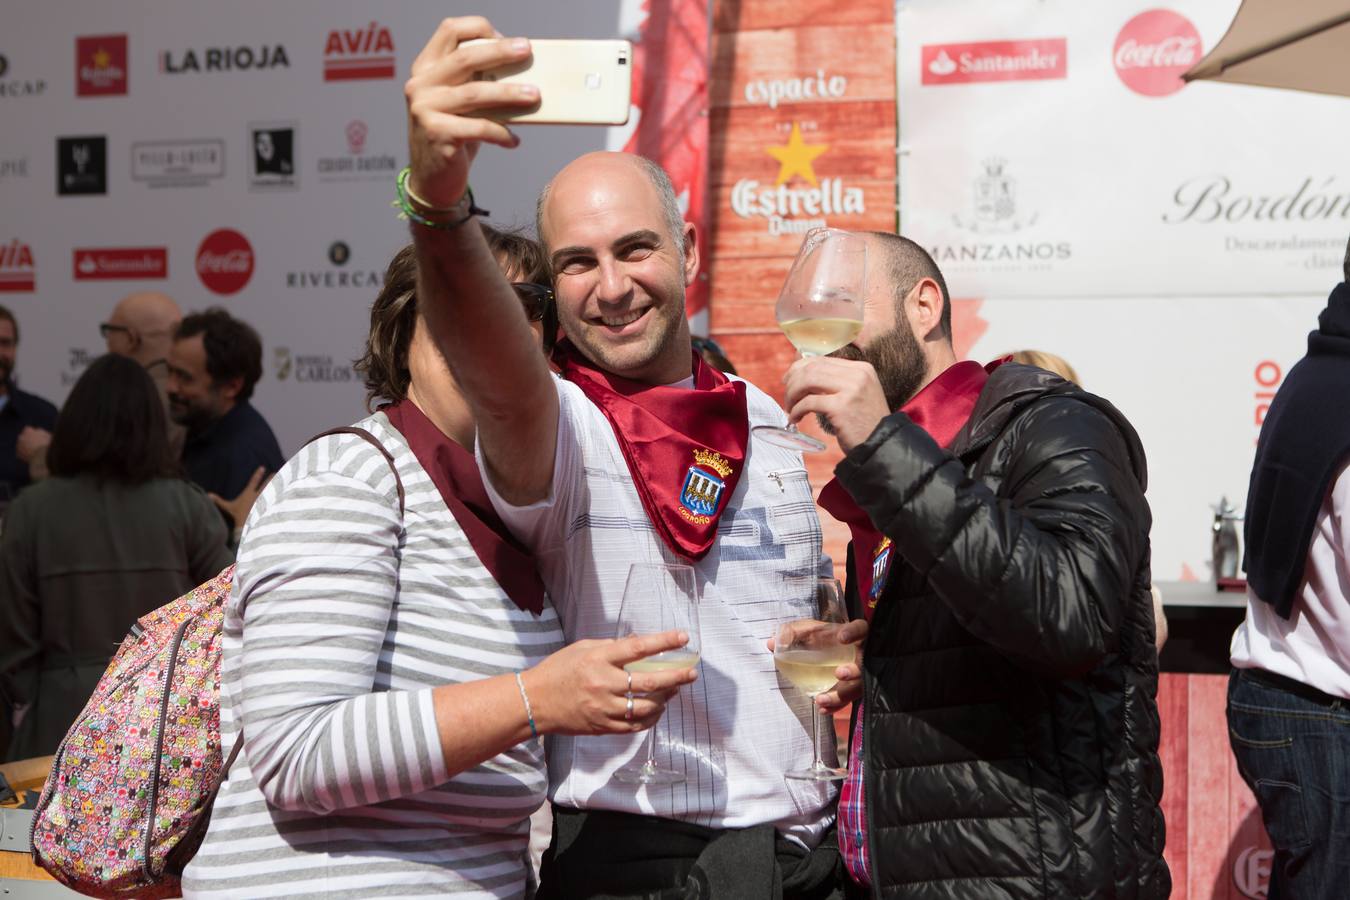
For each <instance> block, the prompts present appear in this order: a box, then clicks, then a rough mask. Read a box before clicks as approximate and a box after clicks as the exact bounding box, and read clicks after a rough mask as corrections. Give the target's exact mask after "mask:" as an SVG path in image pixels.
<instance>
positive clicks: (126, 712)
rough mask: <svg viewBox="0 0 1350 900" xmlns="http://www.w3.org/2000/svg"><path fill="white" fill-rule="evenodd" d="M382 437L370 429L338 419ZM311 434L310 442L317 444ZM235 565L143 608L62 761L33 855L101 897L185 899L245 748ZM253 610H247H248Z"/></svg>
mask: <svg viewBox="0 0 1350 900" xmlns="http://www.w3.org/2000/svg"><path fill="white" fill-rule="evenodd" d="M330 434H354V435H356V436H358V437H360V438H361V439H362V440H364V441H366V442H367V443H370V444H372V445H374V446H375V448H376V449H378V450H379V451H380V453H381V455H383V456H384V458H385V460H386V461H387V462H388V463H389V465H390V467H391V468H392V469H393V470H394V481H395V484H396V486H397V488H398V506H399V514H400V515H402V513H403V504H404V492H403V482H402V480H401V479H400V478H399V475H398V467H397V466H396V465H395V464H394V458H393V456H391V455H390V453H389V451H388V450H386V449H385V448H384V446H383V445H382V444H381V443H380V442H379V439H378V438H376V437H375V436H374V435H373V434H371V433H370V432H369V431H366V430H364V429H361V428H354V427H348V428H334V429H332V430H331V431H325V432H324V433H323V434H319V435H315V437H314V438H311V440H317V439H318V438H321V437H324V436H326V435H330ZM306 443H308V442H306ZM233 580H234V566H230V567H229V568H227V569H225V571H223V572H221V573H220V574H219V575H217V576H216V577H215V578H212V579H211V580H210V581H208V582H206V583H205V584H203V585H201V586H199V587H197V588H195V589H193V590H191V591H189V592H188V593H186V594H184V595H183V596H182V597H179V598H178V599H177V600H174V601H173V602H171V603H169V604H168V605H166V606H161V607H160V608H159V609H157V610H155V611H154V612H152V613H148V614H147V615H144V616H142V617H141V618H140V619H139V620H138V621H137V623H136V624H135V625H134V626H132V629H131V633H130V634H128V635H127V636H126V638H125V639H124V640H123V641H122V646H121V647H120V648H118V650H117V655H116V656H114V657H113V659H112V662H110V663H109V664H108V669H107V671H106V672H104V673H103V677H102V678H101V679H99V682H98V687H96V688H95V689H94V695H93V696H92V697H90V698H89V702H88V703H87V704H85V707H84V711H83V712H81V713H80V716H79V718H77V719H76V720H75V724H73V725H72V726H71V727H70V730H69V731H68V732H66V736H65V738H64V739H63V740H62V741H61V746H60V747H58V748H57V750H56V756H54V757H53V758H52V770H51V774H49V775H48V776H47V783H46V784H45V785H44V786H43V788H42V796H41V797H40V798H39V799H38V804H37V810H36V812H35V814H34V817H33V835H32V838H33V840H32V843H33V859H34V861H35V862H36V863H37V864H38V865H39V866H41V867H42V868H44V869H46V870H47V871H48V872H50V873H51V874H52V875H53V876H54V877H55V878H56V879H57V880H58V881H60V882H62V883H63V884H65V885H66V886H67V887H70V888H73V889H74V890H77V891H79V892H80V893H82V894H88V895H89V896H91V897H177V896H179V895H180V894H181V889H180V879H181V877H182V874H183V869H184V868H185V867H186V866H187V864H188V863H189V862H190V861H191V860H192V857H193V856H194V855H195V854H196V852H197V849H198V848H199V847H200V846H201V843H202V840H203V839H204V838H205V837H206V827H207V825H209V824H210V821H211V805H212V804H213V803H214V802H215V799H216V792H217V791H218V790H220V785H221V782H222V781H223V780H224V777H225V775H226V773H228V772H229V771H230V766H231V765H232V764H233V763H234V760H235V757H236V756H238V755H239V751H240V749H241V748H242V747H243V744H244V739H243V736H242V734H241V735H240V737H238V738H237V739H236V740H235V743H234V746H233V747H232V748H231V749H230V754H229V758H228V759H224V761H222V756H221V746H220V651H221V643H222V634H221V632H222V630H223V628H224V624H225V606H226V604H227V603H228V602H229V598H230V587H231V584H232V582H233ZM241 612H242V610H241Z"/></svg>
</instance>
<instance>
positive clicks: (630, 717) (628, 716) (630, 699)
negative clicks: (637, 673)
mask: <svg viewBox="0 0 1350 900" xmlns="http://www.w3.org/2000/svg"><path fill="white" fill-rule="evenodd" d="M623 717H624V718H625V719H627V720H628V721H629V722H631V721H633V695H632V694H629V695H628V705H627V708H626V709H625V710H624V713H623Z"/></svg>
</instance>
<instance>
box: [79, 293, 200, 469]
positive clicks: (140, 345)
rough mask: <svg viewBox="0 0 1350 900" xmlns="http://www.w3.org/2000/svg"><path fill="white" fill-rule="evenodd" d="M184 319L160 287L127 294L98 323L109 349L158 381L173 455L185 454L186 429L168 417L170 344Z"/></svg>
mask: <svg viewBox="0 0 1350 900" xmlns="http://www.w3.org/2000/svg"><path fill="white" fill-rule="evenodd" d="M181 321H183V311H182V310H181V309H179V308H178V304H177V303H175V302H174V301H173V298H172V297H169V296H167V295H166V294H161V293H159V292H157V291H141V292H138V293H135V294H128V295H127V296H125V297H123V298H122V300H121V301H120V302H119V303H118V304H117V305H116V306H115V307H113V311H112V315H111V316H109V317H108V321H106V322H104V323H103V324H102V325H100V326H99V327H98V330H99V333H100V334H102V335H103V340H105V341H106V342H107V344H108V352H109V353H116V354H117V355H118V356H127V357H130V358H131V359H134V360H136V362H138V363H140V364H141V367H142V368H144V369H145V371H146V372H147V373H148V374H149V375H150V377H151V378H153V379H154V381H155V387H157V388H158V389H159V397H160V399H161V400H162V401H163V402H164V414H165V419H166V420H167V421H168V426H169V449H170V450H171V451H172V453H173V458H174V459H180V458H181V457H182V455H183V439H184V436H185V435H186V434H187V429H185V428H184V427H183V426H182V425H179V424H177V423H175V422H174V421H173V419H171V418H169V417H168V412H169V406H168V403H169V401H168V387H167V384H168V380H169V364H168V362H167V361H166V360H167V359H168V356H169V348H170V347H171V346H173V334H174V331H176V330H177V328H178V323H179V322H181Z"/></svg>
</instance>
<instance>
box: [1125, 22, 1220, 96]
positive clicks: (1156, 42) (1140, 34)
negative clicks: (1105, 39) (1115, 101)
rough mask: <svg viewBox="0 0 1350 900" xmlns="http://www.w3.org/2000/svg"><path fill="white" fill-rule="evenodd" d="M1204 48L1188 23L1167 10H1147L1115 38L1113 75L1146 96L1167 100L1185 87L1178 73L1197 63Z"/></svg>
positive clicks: (1197, 34) (1198, 33)
mask: <svg viewBox="0 0 1350 900" xmlns="http://www.w3.org/2000/svg"><path fill="white" fill-rule="evenodd" d="M1203 55H1204V48H1203V47H1202V46H1201V44H1200V32H1198V31H1196V30H1195V26H1194V25H1192V24H1191V20H1190V19H1188V18H1186V17H1185V16H1183V15H1181V14H1180V13H1175V12H1172V11H1171V10H1170V9H1150V10H1149V11H1148V12H1142V13H1140V14H1139V15H1137V16H1135V17H1134V18H1133V19H1131V20H1130V21H1128V22H1126V23H1125V27H1124V28H1122V29H1120V34H1119V35H1117V36H1116V46H1115V57H1114V62H1115V65H1116V74H1117V75H1119V76H1120V80H1121V81H1122V82H1124V83H1125V86H1126V87H1127V88H1129V89H1130V90H1132V91H1134V92H1135V93H1136V94H1143V95H1144V96H1145V97H1166V96H1167V95H1168V94H1175V93H1176V92H1177V91H1179V90H1181V89H1182V88H1183V87H1185V86H1186V82H1184V81H1182V80H1181V73H1183V72H1185V71H1186V70H1187V69H1189V68H1190V67H1191V66H1193V65H1195V64H1196V63H1197V62H1199V61H1200V57H1201V56H1203Z"/></svg>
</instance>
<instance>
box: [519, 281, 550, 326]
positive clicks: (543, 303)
mask: <svg viewBox="0 0 1350 900" xmlns="http://www.w3.org/2000/svg"><path fill="white" fill-rule="evenodd" d="M511 289H512V290H514V291H515V292H516V296H517V297H519V298H520V302H521V303H522V304H523V305H524V306H525V315H526V317H527V318H528V319H529V320H530V321H531V322H538V321H539V320H540V319H542V318H543V317H544V313H545V312H546V311H547V310H548V306H549V304H550V303H552V302H553V288H551V287H549V286H548V285H545V284H534V283H532V282H529V281H517V282H514V283H513V284H512V285H511Z"/></svg>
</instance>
